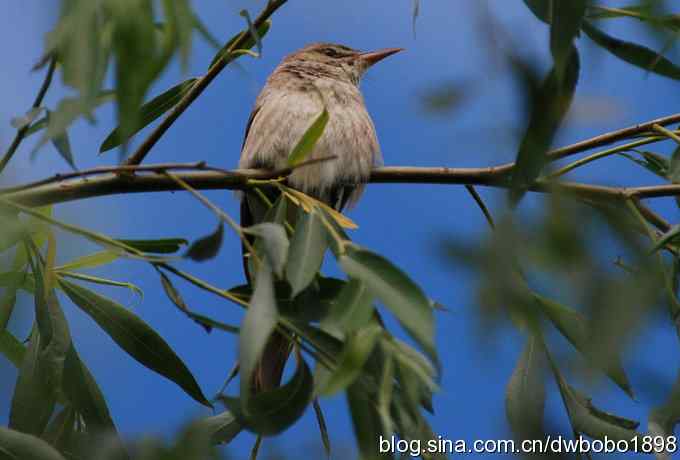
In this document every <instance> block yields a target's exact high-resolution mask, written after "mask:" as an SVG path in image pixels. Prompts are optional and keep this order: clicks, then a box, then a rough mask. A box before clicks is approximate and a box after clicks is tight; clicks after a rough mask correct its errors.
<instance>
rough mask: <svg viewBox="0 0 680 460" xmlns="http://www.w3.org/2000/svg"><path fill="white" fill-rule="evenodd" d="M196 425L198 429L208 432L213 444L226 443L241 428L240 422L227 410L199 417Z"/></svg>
mask: <svg viewBox="0 0 680 460" xmlns="http://www.w3.org/2000/svg"><path fill="white" fill-rule="evenodd" d="M197 425H198V427H199V429H203V430H206V431H207V432H208V433H210V439H211V442H212V443H213V444H228V443H230V442H231V440H232V439H234V438H235V437H236V435H238V434H239V433H240V432H241V430H243V426H242V425H241V423H239V421H238V420H236V417H234V414H232V413H231V412H229V411H228V410H227V411H224V412H222V413H221V414H218V415H213V416H212V417H206V418H203V419H200V420H199V421H198V422H197Z"/></svg>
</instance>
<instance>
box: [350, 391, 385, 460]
mask: <svg viewBox="0 0 680 460" xmlns="http://www.w3.org/2000/svg"><path fill="white" fill-rule="evenodd" d="M346 394H347V403H348V405H349V412H350V415H351V416H352V425H353V426H354V436H355V437H356V439H357V444H358V447H359V452H360V453H361V458H362V459H371V460H373V459H378V458H383V457H382V455H384V454H381V453H380V451H379V445H380V442H379V440H380V436H383V435H387V434H388V433H383V427H382V424H381V422H380V415H379V414H378V412H377V411H376V410H375V401H374V400H373V399H372V398H371V393H370V392H368V391H366V389H365V388H364V387H363V386H362V385H361V383H360V382H356V383H354V384H353V385H351V386H350V387H349V388H348V389H347V393H346Z"/></svg>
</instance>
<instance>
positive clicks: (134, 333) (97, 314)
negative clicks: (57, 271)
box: [59, 279, 211, 407]
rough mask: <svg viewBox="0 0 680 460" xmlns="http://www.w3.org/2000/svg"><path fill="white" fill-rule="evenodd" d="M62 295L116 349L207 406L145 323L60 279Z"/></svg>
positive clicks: (191, 380) (178, 361)
mask: <svg viewBox="0 0 680 460" xmlns="http://www.w3.org/2000/svg"><path fill="white" fill-rule="evenodd" d="M59 285H60V286H61V288H62V289H63V291H64V292H65V293H66V295H67V296H68V297H69V298H70V299H71V301H73V303H74V304H75V305H76V306H78V307H79V308H80V309H81V310H83V311H84V312H85V313H87V314H88V315H89V316H90V317H91V318H92V319H93V320H94V321H95V322H96V323H97V324H98V325H99V327H101V328H102V329H103V330H104V331H105V332H106V333H107V334H108V335H109V336H110V337H111V338H112V339H113V341H114V342H116V344H118V346H120V347H121V348H122V349H123V350H125V351H126V352H127V353H128V354H129V355H130V356H132V357H133V358H134V359H135V360H137V361H139V362H140V363H141V364H142V365H144V366H145V367H147V368H149V369H151V370H153V371H154V372H157V373H158V374H160V375H162V376H164V377H166V378H168V379H169V380H171V381H173V382H175V383H176V384H177V385H179V386H180V387H181V388H182V389H183V390H184V391H185V392H186V393H187V394H188V395H189V396H191V397H192V398H193V399H195V400H196V401H198V402H199V403H201V404H203V405H205V406H208V407H211V404H210V402H208V400H207V399H206V397H205V396H204V395H203V392H202V391H201V388H200V387H199V386H198V383H196V380H195V379H194V376H193V375H191V372H190V371H189V369H188V368H187V367H186V365H185V364H184V363H183V362H182V360H181V359H180V358H179V357H178V356H177V355H176V354H175V352H174V351H172V349H171V348H170V346H169V345H168V344H167V342H165V340H163V338H162V337H161V336H160V335H158V333H157V332H156V331H154V330H153V329H152V328H151V327H150V326H149V325H148V324H146V323H145V322H144V321H142V319H141V318H139V317H138V316H137V315H135V314H134V313H132V312H130V311H128V310H127V309H125V308H124V307H123V306H121V305H120V304H118V303H116V302H114V301H113V300H111V299H109V298H107V297H103V296H101V295H99V294H97V293H96V292H93V291H91V290H89V289H86V288H84V287H82V286H79V285H77V284H73V283H70V282H68V281H65V280H63V279H62V280H60V281H59Z"/></svg>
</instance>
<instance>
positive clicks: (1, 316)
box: [0, 285, 18, 331]
mask: <svg viewBox="0 0 680 460" xmlns="http://www.w3.org/2000/svg"><path fill="white" fill-rule="evenodd" d="M17 290H18V287H17V286H16V285H13V286H9V287H8V288H7V289H5V291H4V292H3V293H2V295H1V296H0V331H3V330H5V328H6V327H7V324H8V323H9V320H10V318H11V317H12V312H13V311H14V306H15V305H16V303H17Z"/></svg>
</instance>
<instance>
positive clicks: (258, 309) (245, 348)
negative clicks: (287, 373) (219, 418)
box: [239, 264, 278, 416]
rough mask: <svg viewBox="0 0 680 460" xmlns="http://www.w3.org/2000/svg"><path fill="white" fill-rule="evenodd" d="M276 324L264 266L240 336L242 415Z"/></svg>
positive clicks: (271, 285)
mask: <svg viewBox="0 0 680 460" xmlns="http://www.w3.org/2000/svg"><path fill="white" fill-rule="evenodd" d="M277 322H278V309H277V307H276V299H275V298H274V282H273V279H272V273H271V269H270V268H269V266H268V265H266V264H263V266H261V267H260V269H259V271H258V272H257V278H256V279H255V292H254V293H253V296H252V297H251V299H250V303H249V305H248V310H247V311H246V315H245V317H244V318H243V323H242V325H241V334H240V335H239V363H240V365H241V392H240V395H241V403H242V404H243V409H244V412H245V415H246V416H247V415H248V413H249V407H250V405H249V402H248V401H249V399H250V396H251V393H252V389H251V387H252V378H253V373H254V371H255V368H256V367H257V363H258V362H259V361H260V358H261V357H262V353H263V351H264V349H265V345H266V344H267V340H268V339H269V337H270V336H271V334H272V333H273V332H274V329H275V328H276V324H277Z"/></svg>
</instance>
